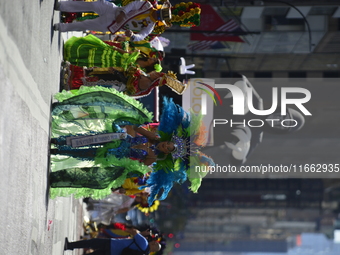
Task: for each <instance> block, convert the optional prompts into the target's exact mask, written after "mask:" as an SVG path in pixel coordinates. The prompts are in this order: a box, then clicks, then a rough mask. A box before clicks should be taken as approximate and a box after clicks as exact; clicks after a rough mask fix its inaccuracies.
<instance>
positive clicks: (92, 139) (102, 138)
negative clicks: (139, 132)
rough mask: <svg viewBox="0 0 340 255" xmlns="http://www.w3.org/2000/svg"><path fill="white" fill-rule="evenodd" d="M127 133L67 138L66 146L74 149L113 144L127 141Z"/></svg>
mask: <svg viewBox="0 0 340 255" xmlns="http://www.w3.org/2000/svg"><path fill="white" fill-rule="evenodd" d="M125 138H126V133H106V134H98V135H89V136H79V137H66V144H67V145H70V146H72V147H73V148H76V147H81V146H86V145H91V144H101V143H108V142H112V140H119V139H125Z"/></svg>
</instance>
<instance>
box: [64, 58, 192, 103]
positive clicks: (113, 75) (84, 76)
mask: <svg viewBox="0 0 340 255" xmlns="http://www.w3.org/2000/svg"><path fill="white" fill-rule="evenodd" d="M65 72H66V76H67V78H66V79H65V80H66V81H65V83H66V84H67V88H68V90H74V89H79V88H80V86H89V87H90V86H97V85H99V86H103V87H107V88H113V89H116V90H118V91H119V92H123V93H125V94H126V95H129V96H132V97H138V98H139V97H144V96H147V95H149V94H150V93H151V91H152V90H153V89H154V88H155V87H157V86H163V85H166V86H168V87H170V88H171V89H172V90H173V91H175V92H176V93H178V94H182V93H183V92H184V90H185V89H186V87H187V84H183V83H181V82H180V81H179V80H177V77H176V75H175V74H174V73H172V72H171V71H169V72H168V73H161V72H155V71H152V72H150V73H148V74H147V73H145V72H144V71H142V70H141V69H140V68H138V67H135V66H130V67H129V68H127V70H125V71H124V70H123V69H122V68H119V67H117V68H116V67H110V68H96V67H95V68H82V67H78V66H74V65H68V64H67V65H66V67H65ZM74 93H76V92H74Z"/></svg>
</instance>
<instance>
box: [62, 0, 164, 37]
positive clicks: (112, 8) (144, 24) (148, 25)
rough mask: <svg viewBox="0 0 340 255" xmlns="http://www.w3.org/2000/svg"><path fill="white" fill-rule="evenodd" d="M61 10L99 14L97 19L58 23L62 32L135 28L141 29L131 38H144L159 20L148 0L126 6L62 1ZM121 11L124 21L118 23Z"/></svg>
mask: <svg viewBox="0 0 340 255" xmlns="http://www.w3.org/2000/svg"><path fill="white" fill-rule="evenodd" d="M59 10H60V11H63V12H95V13H97V14H98V15H99V16H98V17H97V18H95V19H88V20H85V21H81V22H73V23H59V24H56V29H57V30H59V31H60V32H67V31H85V30H94V31H101V32H106V31H110V32H111V33H113V34H114V33H116V32H118V31H123V30H127V29H131V28H134V30H136V29H137V30H138V31H139V33H138V34H135V35H134V36H133V38H131V39H132V40H134V41H140V40H143V39H144V38H145V37H146V36H148V35H149V34H150V33H151V32H152V30H153V28H154V26H155V23H156V22H158V21H157V20H155V19H154V18H153V14H154V12H155V10H154V8H153V6H152V4H150V3H149V2H147V1H145V2H144V1H136V2H132V3H130V4H128V5H126V6H124V7H118V6H116V5H115V4H113V3H108V2H106V1H103V0H99V1H96V2H82V1H63V2H60V8H59ZM121 12H124V14H125V18H124V20H123V21H122V22H120V23H117V22H116V18H117V16H118V15H119V14H120V13H121Z"/></svg>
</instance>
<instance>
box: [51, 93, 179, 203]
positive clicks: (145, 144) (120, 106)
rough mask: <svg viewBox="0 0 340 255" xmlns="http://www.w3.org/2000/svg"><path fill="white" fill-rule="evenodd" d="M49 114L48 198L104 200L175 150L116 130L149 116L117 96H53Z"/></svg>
mask: <svg viewBox="0 0 340 255" xmlns="http://www.w3.org/2000/svg"><path fill="white" fill-rule="evenodd" d="M56 98H57V99H58V100H59V103H57V104H54V106H53V110H52V137H53V139H52V140H51V142H52V143H54V144H55V146H56V149H52V150H51V153H52V154H56V155H53V156H52V171H53V172H52V173H51V174H50V184H51V196H52V197H55V196H68V195H70V194H76V196H77V197H93V198H98V199H100V198H103V197H105V196H106V195H108V194H110V192H111V188H117V187H120V186H121V185H122V184H123V183H124V181H125V179H126V178H128V177H132V176H131V174H133V173H135V174H137V175H139V176H140V175H144V174H146V173H147V172H149V171H150V170H151V169H150V168H149V167H147V165H150V164H152V163H154V162H155V161H156V160H158V159H162V158H164V157H165V156H166V155H167V154H168V153H171V151H173V150H174V143H173V142H172V141H170V140H168V141H158V137H157V135H156V134H155V133H153V132H149V131H147V130H145V129H143V128H140V127H137V126H136V127H135V130H136V131H137V132H138V133H140V134H141V135H143V136H138V137H135V138H133V137H130V136H128V135H127V134H124V133H122V130H121V128H120V127H119V125H138V124H143V123H145V122H150V121H151V118H152V115H151V114H150V113H149V112H147V111H146V110H145V109H143V108H142V107H141V105H140V104H139V103H138V102H137V101H135V100H133V99H131V98H129V97H126V96H124V95H123V94H121V93H118V92H116V91H115V90H112V89H111V90H110V89H106V88H103V87H82V88H81V89H80V90H78V91H77V95H74V94H72V93H70V92H64V93H59V94H57V95H56Z"/></svg>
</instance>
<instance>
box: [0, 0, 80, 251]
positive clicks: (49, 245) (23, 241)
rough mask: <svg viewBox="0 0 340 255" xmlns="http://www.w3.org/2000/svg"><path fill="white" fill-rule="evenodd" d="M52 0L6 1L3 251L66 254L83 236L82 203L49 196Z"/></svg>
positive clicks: (58, 55) (54, 57) (55, 58)
mask: <svg viewBox="0 0 340 255" xmlns="http://www.w3.org/2000/svg"><path fill="white" fill-rule="evenodd" d="M53 5H54V1H52V0H40V1H39V0H35V1H33V0H29V1H21V0H11V1H5V0H1V1H0V32H1V33H0V111H1V113H0V148H1V149H0V171H1V175H0V187H1V191H2V192H1V195H0V205H1V206H0V215H1V218H0V226H1V230H0V233H1V234H0V254H8V255H14V254H29V255H31V254H32V255H38V254H44V255H46V254H52V255H61V254H66V255H68V254H81V251H67V252H63V246H64V238H65V237H66V236H67V237H69V240H77V239H79V238H80V236H81V235H83V228H82V223H83V213H84V208H83V203H82V201H81V200H80V199H74V198H73V197H68V198H57V199H54V200H52V199H49V185H48V173H49V135H50V108H51V103H52V102H53V95H54V94H55V93H57V92H58V91H59V88H60V64H61V61H62V46H63V42H64V40H66V39H67V38H68V37H70V36H72V35H77V36H80V35H81V33H69V34H63V35H61V34H60V33H59V32H54V31H53V29H52V25H53V23H56V22H58V21H59V19H60V14H59V12H54V11H53Z"/></svg>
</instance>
